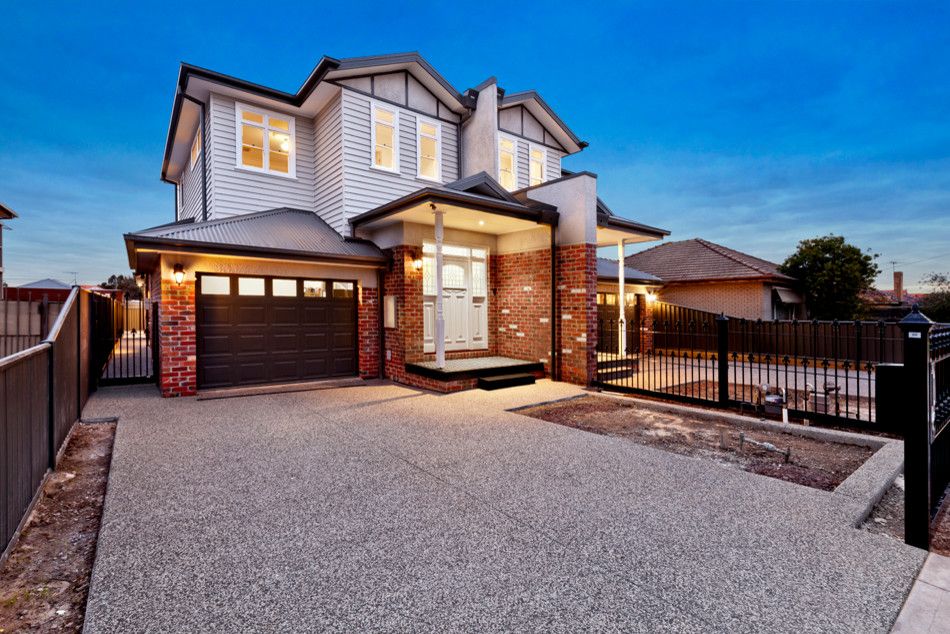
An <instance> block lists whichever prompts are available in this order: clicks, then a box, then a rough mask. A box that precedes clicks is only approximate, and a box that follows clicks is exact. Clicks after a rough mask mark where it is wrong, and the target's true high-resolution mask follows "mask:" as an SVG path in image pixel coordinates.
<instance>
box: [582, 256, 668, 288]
mask: <svg viewBox="0 0 950 634" xmlns="http://www.w3.org/2000/svg"><path fill="white" fill-rule="evenodd" d="M618 272H619V271H618V270H617V260H610V259H608V258H597V277H598V279H602V280H605V281H607V282H616V281H617V273H618ZM623 279H624V280H625V281H627V282H633V283H640V284H662V283H663V280H661V279H660V278H658V277H657V276H656V275H650V274H649V273H647V272H646V271H638V270H637V269H635V268H632V267H629V266H625V267H623Z"/></svg>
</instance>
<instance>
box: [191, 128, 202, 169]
mask: <svg viewBox="0 0 950 634" xmlns="http://www.w3.org/2000/svg"><path fill="white" fill-rule="evenodd" d="M199 156H201V128H198V130H197V131H196V132H195V140H194V141H192V142H191V169H195V164H196V163H197V162H198V157H199Z"/></svg>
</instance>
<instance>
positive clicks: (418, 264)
mask: <svg viewBox="0 0 950 634" xmlns="http://www.w3.org/2000/svg"><path fill="white" fill-rule="evenodd" d="M412 268H414V269H415V270H417V271H418V270H420V269H421V268H422V258H416V259H415V260H413V261H412Z"/></svg>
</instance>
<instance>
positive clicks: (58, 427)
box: [0, 287, 115, 561]
mask: <svg viewBox="0 0 950 634" xmlns="http://www.w3.org/2000/svg"><path fill="white" fill-rule="evenodd" d="M111 303H112V300H111V299H110V298H107V297H103V296H99V295H94V294H91V293H89V292H88V291H84V290H81V289H80V288H79V287H73V290H72V292H70V294H69V297H68V298H67V299H66V301H65V302H64V304H63V306H62V309H61V310H60V311H59V315H58V316H57V318H56V321H55V322H54V323H53V324H52V325H51V326H50V327H49V332H48V334H47V335H46V337H45V338H44V339H43V340H42V341H40V342H39V343H37V344H36V345H34V346H31V347H29V348H27V349H25V350H21V351H18V352H16V353H14V354H11V355H8V356H5V357H3V358H0V457H2V458H3V459H2V460H0V550H2V552H3V557H0V561H2V559H4V558H5V556H6V554H7V551H8V548H9V546H10V545H11V540H12V539H13V538H14V537H15V535H16V534H17V531H18V530H19V528H20V527H21V524H22V521H23V520H24V518H25V517H26V515H27V514H28V512H29V510H30V509H31V508H32V505H33V502H34V501H35V499H36V496H37V494H38V492H39V490H40V487H41V486H42V484H43V480H44V478H45V477H46V474H47V473H48V472H49V470H51V469H54V468H55V467H56V461H57V459H58V455H59V453H60V450H61V449H62V447H63V445H64V444H65V441H66V438H67V436H68V435H69V432H70V430H71V429H72V427H73V424H74V423H75V422H76V421H77V420H78V419H79V417H80V414H81V413H82V408H83V406H84V405H85V404H86V401H87V400H88V398H89V395H90V393H92V392H93V391H94V390H95V388H96V384H97V380H98V378H99V376H100V375H101V373H102V369H103V366H104V364H105V362H106V360H107V359H108V358H109V354H110V351H111V350H112V347H113V346H114V345H115V339H114V338H112V339H111V340H110V337H112V336H114V331H113V335H109V330H106V332H102V329H101V327H99V324H98V323H97V322H96V320H95V319H94V314H95V313H96V312H97V311H99V312H102V311H104V310H108V308H107V307H106V305H107V304H111ZM106 327H107V328H108V329H111V326H110V325H109V324H108V323H107V324H106Z"/></svg>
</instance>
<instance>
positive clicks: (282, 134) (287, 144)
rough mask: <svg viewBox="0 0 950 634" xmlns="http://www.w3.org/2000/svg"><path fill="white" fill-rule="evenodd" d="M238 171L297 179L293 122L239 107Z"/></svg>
mask: <svg viewBox="0 0 950 634" xmlns="http://www.w3.org/2000/svg"><path fill="white" fill-rule="evenodd" d="M236 114H237V129H238V134H239V136H240V139H241V142H240V144H239V145H238V157H237V164H238V167H244V168H248V169H253V170H259V171H262V172H271V173H274V174H282V175H284V176H294V175H295V167H294V163H295V161H294V156H295V154H294V120H293V118H291V117H285V116H283V115H278V114H272V113H270V112H266V111H263V110H252V109H250V107H249V106H244V105H241V104H238V105H237V108H236Z"/></svg>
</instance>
